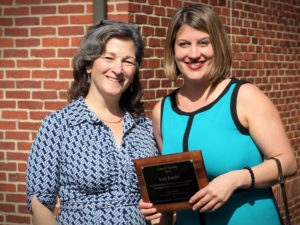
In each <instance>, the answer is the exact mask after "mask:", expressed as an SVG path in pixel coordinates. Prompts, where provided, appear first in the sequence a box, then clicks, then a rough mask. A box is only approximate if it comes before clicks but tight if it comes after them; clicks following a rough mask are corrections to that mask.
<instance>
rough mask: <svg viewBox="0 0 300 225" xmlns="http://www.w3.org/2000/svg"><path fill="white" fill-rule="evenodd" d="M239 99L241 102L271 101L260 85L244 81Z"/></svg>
mask: <svg viewBox="0 0 300 225" xmlns="http://www.w3.org/2000/svg"><path fill="white" fill-rule="evenodd" d="M238 99H239V100H240V103H245V104H246V103H253V104H257V103H258V102H261V101H262V102H264V101H268V102H269V101H270V100H269V98H268V97H267V95H266V94H265V93H264V92H263V91H261V90H260V89H259V88H258V87H256V86H255V85H253V84H251V83H244V84H243V85H241V86H240V88H239V92H238Z"/></svg>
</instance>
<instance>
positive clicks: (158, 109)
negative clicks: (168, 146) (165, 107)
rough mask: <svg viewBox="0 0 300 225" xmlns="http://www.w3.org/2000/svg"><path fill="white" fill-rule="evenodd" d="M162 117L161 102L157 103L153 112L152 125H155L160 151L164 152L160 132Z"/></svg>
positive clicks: (154, 130) (155, 134) (154, 129)
mask: <svg viewBox="0 0 300 225" xmlns="http://www.w3.org/2000/svg"><path fill="white" fill-rule="evenodd" d="M160 116H161V101H159V102H158V103H156V105H155V106H154V108H153V111H152V124H153V132H154V136H155V140H156V142H157V145H158V148H159V151H160V152H162V137H161V130H160V120H161V118H160Z"/></svg>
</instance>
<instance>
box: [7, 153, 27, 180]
mask: <svg viewBox="0 0 300 225" xmlns="http://www.w3.org/2000/svg"><path fill="white" fill-rule="evenodd" d="M18 154H20V153H18ZM14 158H20V159H14ZM27 158H28V155H27V156H26V158H25V157H24V159H21V156H14V157H12V159H11V160H22V161H25V162H27ZM8 180H9V182H23V183H25V182H26V174H25V173H10V174H9V175H8Z"/></svg>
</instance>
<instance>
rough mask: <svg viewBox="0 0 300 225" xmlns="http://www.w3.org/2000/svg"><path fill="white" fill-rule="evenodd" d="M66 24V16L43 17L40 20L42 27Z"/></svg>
mask: <svg viewBox="0 0 300 225" xmlns="http://www.w3.org/2000/svg"><path fill="white" fill-rule="evenodd" d="M63 24H68V17H67V16H47V17H46V16H45V17H43V18H42V25H55V26H57V25H63Z"/></svg>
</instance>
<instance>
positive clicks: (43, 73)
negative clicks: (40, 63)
mask: <svg viewBox="0 0 300 225" xmlns="http://www.w3.org/2000/svg"><path fill="white" fill-rule="evenodd" d="M32 78H46V79H47V78H52V79H56V78H57V71H56V70H34V71H32Z"/></svg>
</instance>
